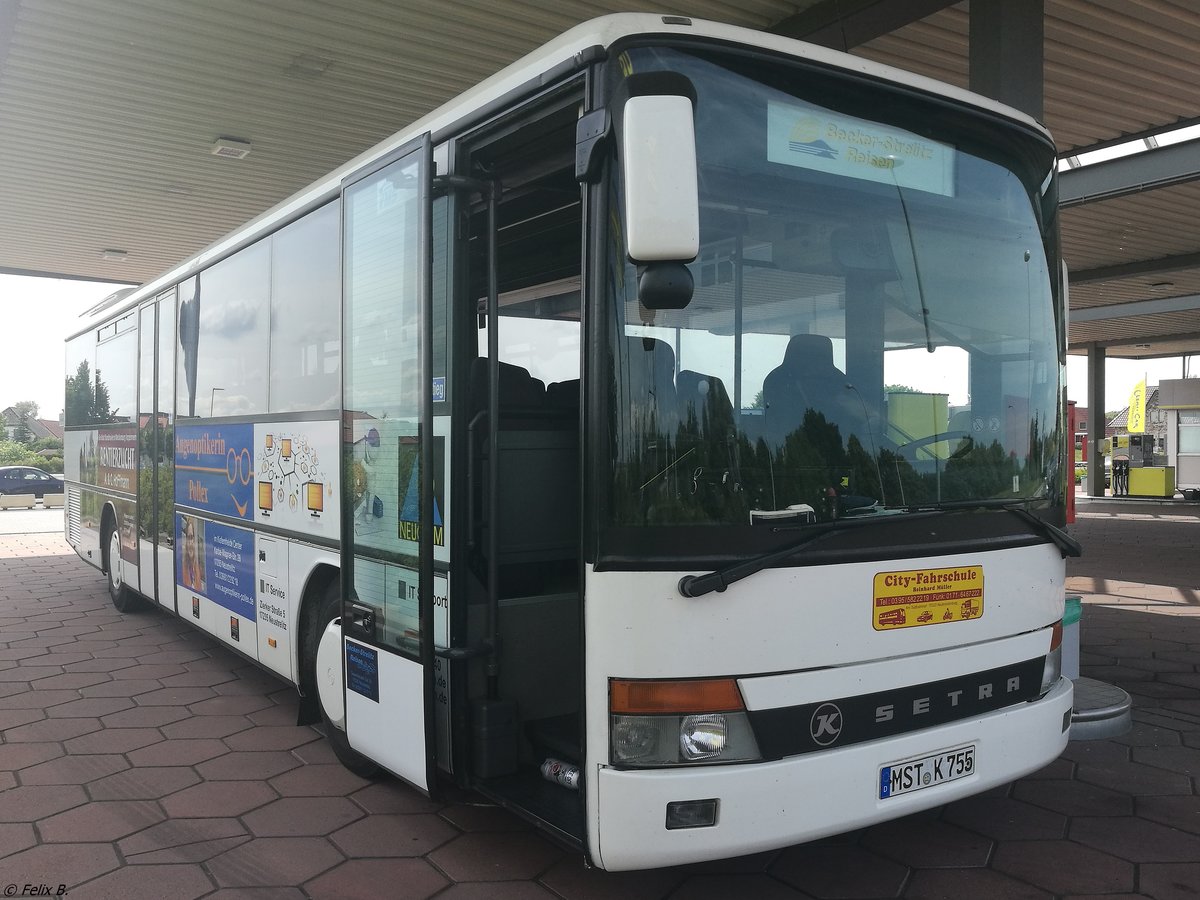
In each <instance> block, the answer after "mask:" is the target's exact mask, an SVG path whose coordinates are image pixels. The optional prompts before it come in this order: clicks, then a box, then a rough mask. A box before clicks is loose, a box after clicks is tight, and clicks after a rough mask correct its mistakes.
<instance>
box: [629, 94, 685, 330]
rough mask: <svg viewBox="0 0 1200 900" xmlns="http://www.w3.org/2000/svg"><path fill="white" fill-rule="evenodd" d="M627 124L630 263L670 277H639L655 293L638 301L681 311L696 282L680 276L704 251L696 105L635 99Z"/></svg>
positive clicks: (669, 98) (680, 99) (673, 98)
mask: <svg viewBox="0 0 1200 900" xmlns="http://www.w3.org/2000/svg"><path fill="white" fill-rule="evenodd" d="M621 124H622V127H621V129H620V135H621V162H622V167H623V175H624V182H625V232H626V241H627V250H628V253H629V258H630V259H631V260H633V261H634V262H635V263H639V264H641V265H642V266H644V267H645V269H644V270H643V274H646V273H648V272H651V271H654V272H657V273H659V274H660V275H661V274H667V273H670V275H669V277H667V278H665V279H663V278H650V279H645V278H639V279H638V280H639V284H640V283H642V282H643V281H645V282H646V284H647V287H648V288H650V289H649V290H647V291H646V292H645V296H643V295H642V292H641V291H639V299H641V300H642V302H643V303H644V304H645V305H646V306H647V308H651V309H655V308H682V307H684V306H686V305H687V303H688V301H689V300H690V299H691V296H692V292H691V276H690V274H689V275H688V276H687V277H686V278H684V277H681V275H680V272H679V270H680V269H683V268H684V263H688V262H691V261H692V260H693V259H695V258H696V255H697V253H699V252H700V199H699V189H698V186H697V179H696V130H695V124H694V121H693V115H692V101H691V99H690V98H688V97H684V96H680V95H676V94H668V95H662V94H655V95H643V96H636V97H630V98H629V99H628V100H626V101H625V104H624V108H623V110H622V123H621ZM664 284H669V285H670V288H669V289H667V290H663V289H662V288H663V285H664ZM652 285H653V286H654V287H652ZM655 288H657V289H655ZM685 294H686V296H685Z"/></svg>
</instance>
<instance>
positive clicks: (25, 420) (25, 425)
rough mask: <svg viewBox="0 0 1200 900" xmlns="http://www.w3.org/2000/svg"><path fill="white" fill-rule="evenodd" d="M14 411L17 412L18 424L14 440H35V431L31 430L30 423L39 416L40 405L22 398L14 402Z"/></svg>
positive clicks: (26, 441)
mask: <svg viewBox="0 0 1200 900" xmlns="http://www.w3.org/2000/svg"><path fill="white" fill-rule="evenodd" d="M12 408H13V412H15V413H16V414H17V426H16V428H14V429H13V440H15V441H17V442H18V443H21V444H28V443H29V442H30V441H32V440H33V432H32V431H30V430H29V423H30V422H32V421H33V420H34V419H36V418H37V414H38V405H37V404H36V403H35V402H34V401H32V400H21V401H20V402H18V403H14V404H13V406H12Z"/></svg>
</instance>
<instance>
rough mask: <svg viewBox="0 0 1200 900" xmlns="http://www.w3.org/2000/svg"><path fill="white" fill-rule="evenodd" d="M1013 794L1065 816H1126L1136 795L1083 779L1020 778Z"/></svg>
mask: <svg viewBox="0 0 1200 900" xmlns="http://www.w3.org/2000/svg"><path fill="white" fill-rule="evenodd" d="M1013 797H1014V798H1015V799H1017V800H1022V801H1024V802H1026V803H1032V804H1034V805H1035V806H1042V807H1045V808H1046V809H1052V810H1054V811H1055V812H1060V813H1062V814H1063V815H1065V816H1127V815H1130V814H1131V813H1132V812H1133V798H1132V797H1130V796H1129V795H1128V794H1122V793H1120V792H1118V791H1110V790H1109V789H1108V788H1103V787H1100V786H1098V785H1094V784H1086V783H1085V782H1082V781H1018V782H1017V783H1016V784H1014V785H1013Z"/></svg>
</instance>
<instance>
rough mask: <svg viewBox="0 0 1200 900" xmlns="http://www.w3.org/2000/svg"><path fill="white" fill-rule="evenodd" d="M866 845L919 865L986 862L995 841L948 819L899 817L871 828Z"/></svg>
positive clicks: (897, 860) (867, 834)
mask: <svg viewBox="0 0 1200 900" xmlns="http://www.w3.org/2000/svg"><path fill="white" fill-rule="evenodd" d="M862 845H863V846H864V847H866V848H867V849H868V850H873V851H875V852H876V853H878V854H879V855H880V856H884V857H887V858H889V859H893V860H895V861H896V862H899V863H903V864H904V865H906V866H910V867H912V868H915V869H942V868H956V867H968V866H986V865H987V861H988V856H989V855H990V854H991V851H992V842H991V841H990V840H988V839H987V838H985V837H982V836H980V835H978V834H975V833H974V832H971V831H965V830H963V829H962V828H957V827H955V826H954V825H950V824H948V823H946V822H931V821H914V820H912V819H911V818H906V819H896V820H894V821H891V822H885V823H884V824H882V825H876V826H874V827H873V828H868V829H867V830H866V831H865V832H864V833H863V837H862Z"/></svg>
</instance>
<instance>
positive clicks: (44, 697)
mask: <svg viewBox="0 0 1200 900" xmlns="http://www.w3.org/2000/svg"><path fill="white" fill-rule="evenodd" d="M78 699H79V693H78V692H77V691H23V692H21V693H19V694H13V695H11V696H8V697H3V698H0V709H49V708H50V707H52V706H55V705H56V704H58V703H69V702H70V701H72V700H76V701H77V700H78Z"/></svg>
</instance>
